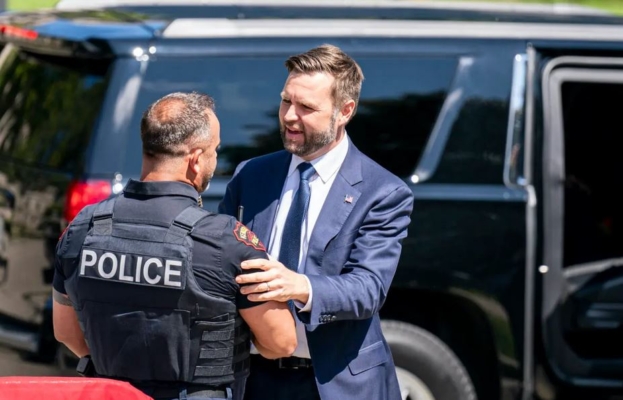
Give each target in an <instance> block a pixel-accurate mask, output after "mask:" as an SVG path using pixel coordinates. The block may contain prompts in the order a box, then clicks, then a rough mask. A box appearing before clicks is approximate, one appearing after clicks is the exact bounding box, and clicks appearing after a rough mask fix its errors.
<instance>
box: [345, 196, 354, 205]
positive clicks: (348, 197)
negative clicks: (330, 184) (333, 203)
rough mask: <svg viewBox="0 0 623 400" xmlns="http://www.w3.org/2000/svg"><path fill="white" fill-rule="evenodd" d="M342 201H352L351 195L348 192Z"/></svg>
mask: <svg viewBox="0 0 623 400" xmlns="http://www.w3.org/2000/svg"><path fill="white" fill-rule="evenodd" d="M344 202H346V203H349V204H350V203H352V202H353V196H351V195H350V194H347V195H346V197H344Z"/></svg>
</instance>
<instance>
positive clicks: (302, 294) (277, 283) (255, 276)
mask: <svg viewBox="0 0 623 400" xmlns="http://www.w3.org/2000/svg"><path fill="white" fill-rule="evenodd" d="M240 266H241V267H242V269H245V270H249V269H259V270H262V271H261V272H253V273H249V274H243V275H238V276H237V277H236V282H238V284H240V285H244V286H242V287H241V288H240V293H242V294H245V295H248V296H247V298H248V299H249V300H251V301H270V300H272V301H279V302H286V301H288V300H297V301H299V302H301V303H303V304H306V303H307V300H308V299H309V291H310V288H309V280H308V279H307V278H306V277H305V275H303V274H299V273H296V272H294V271H292V270H290V269H288V268H287V267H286V266H285V265H283V264H282V263H280V262H279V261H276V260H264V259H255V260H247V261H243V262H242V264H240Z"/></svg>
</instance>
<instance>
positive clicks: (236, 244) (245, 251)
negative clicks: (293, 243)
mask: <svg viewBox="0 0 623 400" xmlns="http://www.w3.org/2000/svg"><path fill="white" fill-rule="evenodd" d="M232 221H233V220H232ZM234 223H235V225H233V224H232V227H233V228H234V229H233V235H232V241H231V243H232V249H231V251H228V252H226V254H227V255H228V256H227V257H228V262H229V263H231V266H232V267H234V268H235V269H236V275H238V274H241V273H249V272H252V271H243V270H242V268H241V267H240V263H242V261H244V260H249V259H254V258H268V256H267V254H266V248H265V247H264V245H263V244H262V243H261V242H260V241H259V240H258V239H257V236H255V234H254V233H253V232H251V231H250V230H248V229H247V228H246V227H245V226H244V225H242V224H240V223H237V222H235V221H234ZM234 284H235V285H236V288H237V292H236V296H237V305H238V310H239V312H240V316H241V317H242V318H243V319H244V320H245V322H246V323H247V325H249V328H250V329H251V332H252V333H253V343H254V344H255V347H256V348H257V349H258V351H259V352H260V353H261V354H262V355H263V356H264V357H266V358H280V357H289V356H291V355H292V353H294V350H295V349H296V346H297V340H296V325H295V323H294V319H293V317H292V313H291V312H290V310H289V308H288V305H287V303H278V302H274V301H269V302H265V303H257V302H252V301H249V300H248V299H247V297H246V296H245V295H242V294H241V293H240V288H239V286H238V284H237V283H235V281H234Z"/></svg>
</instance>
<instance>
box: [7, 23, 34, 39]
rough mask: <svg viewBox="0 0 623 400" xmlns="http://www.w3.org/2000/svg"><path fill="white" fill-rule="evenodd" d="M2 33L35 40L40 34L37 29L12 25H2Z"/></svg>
mask: <svg viewBox="0 0 623 400" xmlns="http://www.w3.org/2000/svg"><path fill="white" fill-rule="evenodd" d="M0 34H2V35H4V36H12V37H16V38H20V39H27V40H35V39H37V37H38V36H39V33H37V31H33V30H30V29H24V28H20V27H18V26H12V25H0Z"/></svg>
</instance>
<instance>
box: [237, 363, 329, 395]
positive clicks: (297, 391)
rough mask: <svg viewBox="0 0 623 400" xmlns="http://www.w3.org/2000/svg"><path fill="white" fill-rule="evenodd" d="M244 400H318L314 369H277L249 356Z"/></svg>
mask: <svg viewBox="0 0 623 400" xmlns="http://www.w3.org/2000/svg"><path fill="white" fill-rule="evenodd" d="M244 400H320V394H318V387H317V386H316V377H315V375H314V369H313V368H297V369H293V368H279V367H278V366H277V364H276V362H274V361H271V360H266V359H265V358H263V357H262V356H260V355H251V374H250V375H249V378H248V379H247V386H246V390H245V393H244Z"/></svg>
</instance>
